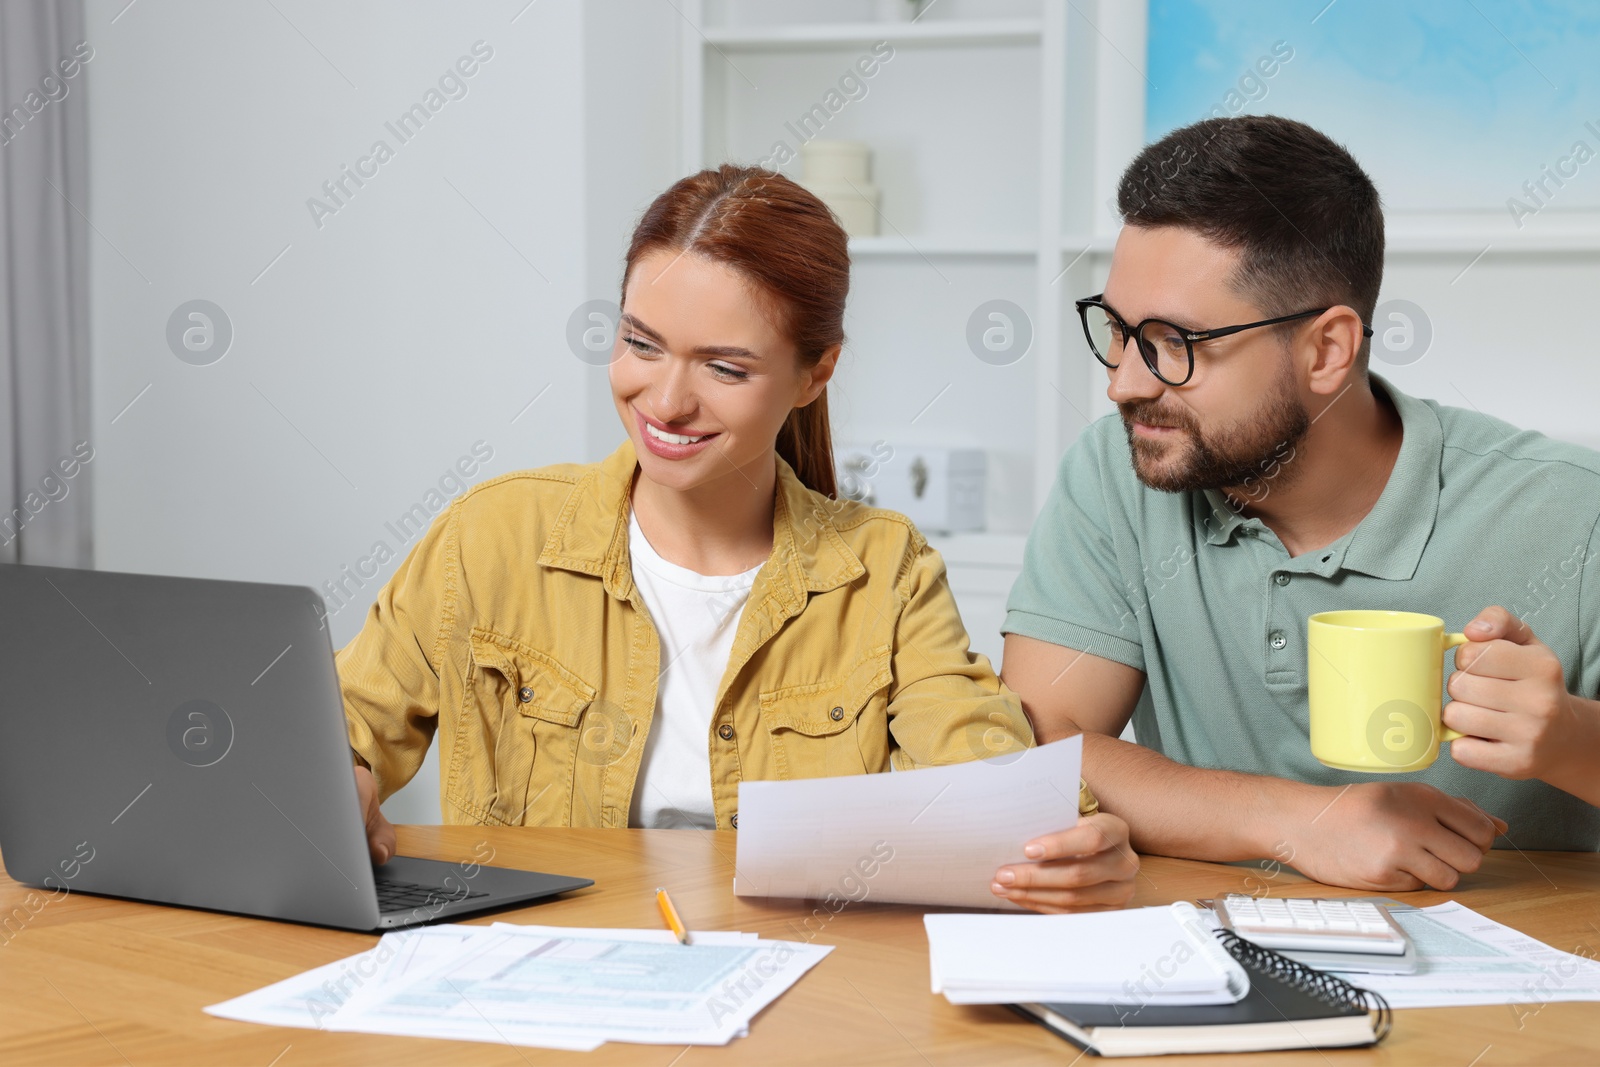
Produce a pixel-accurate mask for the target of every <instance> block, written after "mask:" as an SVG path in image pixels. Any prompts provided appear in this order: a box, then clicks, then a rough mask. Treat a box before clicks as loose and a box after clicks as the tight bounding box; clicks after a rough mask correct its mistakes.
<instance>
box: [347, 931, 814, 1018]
mask: <svg viewBox="0 0 1600 1067" xmlns="http://www.w3.org/2000/svg"><path fill="white" fill-rule="evenodd" d="M556 929H557V928H550V927H544V928H539V929H537V930H535V929H523V928H517V927H510V926H493V927H487V928H479V932H478V933H477V934H475V935H474V936H473V937H472V938H470V939H468V940H466V941H463V942H461V943H460V944H459V945H458V946H457V947H456V949H455V950H454V951H453V952H452V953H450V954H449V955H448V956H447V957H444V958H437V959H435V960H433V961H431V962H430V963H429V964H428V965H427V966H426V967H423V968H422V969H420V970H417V969H416V968H411V969H408V970H407V971H406V973H405V974H404V975H403V976H399V977H398V978H397V979H395V980H391V981H389V982H387V983H385V984H383V985H381V986H368V987H366V988H364V989H362V990H360V991H359V992H358V993H356V995H354V996H352V997H351V998H349V999H348V1000H347V1001H346V1002H345V1004H344V1005H343V1006H342V1007H341V1008H340V1009H339V1012H338V1015H337V1018H335V1019H334V1020H332V1021H331V1024H330V1025H329V1027H328V1028H329V1029H335V1030H353V1031H360V1032H364V1033H378V1034H395V1035H409V1036H414V1037H437V1038H454V1039H456V1040H465V1041H490V1042H508V1043H510V1044H514V1045H534V1046H542V1047H547V1048H557V1049H575V1048H585V1047H587V1048H593V1047H596V1046H598V1045H599V1044H600V1043H601V1042H603V1041H627V1042H640V1043H651V1044H656V1043H660V1044H678V1045H687V1044H711V1045H720V1044H726V1043H727V1042H728V1041H729V1040H731V1039H732V1038H735V1037H737V1036H739V1035H740V1034H742V1033H743V1032H745V1029H746V1027H747V1026H748V1025H749V1022H750V1019H751V1018H752V1017H753V1016H754V1015H755V1014H756V1013H757V1012H758V1011H760V1010H761V1009H762V1008H763V1007H765V1006H766V1005H767V1004H769V1003H771V1002H772V1001H773V1000H775V999H776V998H777V997H778V996H779V995H780V994H781V993H783V992H784V990H786V989H788V988H789V986H791V985H792V984H793V983H794V982H795V981H796V980H797V979H799V977H800V976H801V975H802V974H804V973H805V972H806V971H807V970H809V969H810V968H811V967H812V966H813V965H815V964H816V963H817V962H818V961H820V960H821V959H822V958H823V956H825V955H826V954H827V953H828V951H829V948H828V946H820V945H807V944H800V943H796V942H788V941H765V940H758V941H746V940H744V939H742V938H739V937H737V935H734V936H729V937H726V938H721V937H707V936H701V935H696V936H697V937H700V942H699V943H695V944H690V945H680V944H678V943H677V942H676V941H675V940H674V941H670V942H663V941H661V940H658V939H655V938H651V939H649V940H643V939H635V938H631V937H630V938H626V939H623V938H614V937H603V936H601V937H596V936H592V933H593V932H591V931H587V930H583V929H578V928H573V929H570V930H560V932H559V933H558V932H555V931H556Z"/></svg>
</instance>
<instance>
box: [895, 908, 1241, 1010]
mask: <svg viewBox="0 0 1600 1067" xmlns="http://www.w3.org/2000/svg"><path fill="white" fill-rule="evenodd" d="M922 921H923V925H924V926H926V928H927V931H928V968H929V971H930V972H931V974H932V977H933V991H934V992H935V993H943V994H944V995H945V997H946V998H947V999H948V1000H949V1001H950V1002H951V1003H952V1004H1016V1003H1023V1002H1030V1001H1045V1002H1052V1001H1066V1002H1070V1003H1074V1004H1129V1003H1132V1004H1139V1005H1141V1006H1143V1005H1157V1006H1164V1005H1173V1006H1175V1005H1188V1004H1235V1003H1237V1002H1239V1001H1240V1000H1242V999H1244V997H1245V995H1246V994H1247V993H1249V992H1250V979H1249V976H1248V975H1246V974H1245V971H1244V968H1243V967H1241V966H1239V964H1238V962H1237V961H1236V960H1234V958H1233V957H1232V956H1230V955H1228V953H1227V952H1226V951H1225V950H1224V949H1223V948H1222V946H1221V945H1220V944H1219V943H1218V942H1217V941H1216V940H1215V939H1214V938H1213V937H1212V936H1211V935H1210V934H1209V933H1207V932H1206V930H1205V929H1204V927H1203V924H1202V923H1201V922H1200V917H1199V915H1198V913H1197V911H1196V909H1195V908H1194V906H1193V905H1191V904H1186V903H1178V904H1172V905H1169V906H1167V907H1156V908H1130V909H1128V910H1126V911H1111V912H1090V913H1087V914H1077V915H925V916H923V920H922Z"/></svg>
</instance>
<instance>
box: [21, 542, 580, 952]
mask: <svg viewBox="0 0 1600 1067" xmlns="http://www.w3.org/2000/svg"><path fill="white" fill-rule="evenodd" d="M320 608H321V599H320V598H319V597H318V596H317V594H316V593H315V592H313V591H312V590H310V589H307V588H304V587H302V586H287V585H263V584H257V583H248V582H223V581H209V580H202V579H194V578H163V577H155V576H149V575H137V574H114V573H109V572H105V571H79V570H65V569H60V568H55V567H31V566H18V565H12V564H4V565H0V854H3V855H4V858H5V866H6V871H7V873H8V874H10V875H11V877H12V878H14V879H16V880H17V881H19V882H22V883H25V884H27V885H33V886H40V887H43V888H45V889H48V890H51V891H54V892H58V893H59V892H61V891H70V892H87V893H103V894H107V895H110V896H117V897H132V898H134V899H138V900H146V901H155V902H158V903H162V904H182V905H185V906H188V907H196V908H212V909H216V910H218V911H229V912H240V913H243V914H247V915H261V916H266V917H269V918H274V919H289V920H292V921H295V922H304V923H316V924H319V925H324V926H336V927H343V928H345V929H351V930H374V929H380V928H387V927H396V926H407V925H411V924H413V923H419V922H429V921H432V920H435V919H450V918H455V917H458V916H461V915H464V914H467V913H469V912H476V911H482V910H485V909H488V908H498V907H502V906H505V905H508V904H517V903H523V902H527V901H533V900H539V899H541V898H545V897H551V896H554V895H556V894H558V893H564V892H567V891H569V890H574V889H581V888H583V887H585V886H590V885H593V884H594V883H593V882H592V881H591V880H590V879H587V878H569V877H563V876H560V875H554V874H539V873H536V872H532V871H518V870H510V869H507V868H504V867H494V866H490V865H488V864H487V863H485V862H484V861H485V860H488V859H492V851H491V850H490V849H489V847H488V845H487V843H483V844H481V845H480V846H479V847H477V848H474V849H469V850H465V852H464V854H463V856H462V857H461V859H460V861H459V862H455V863H450V862H444V861H437V860H426V859H418V858H414V857H409V856H397V857H395V858H394V859H392V860H390V861H389V862H388V863H387V864H384V865H383V866H382V867H378V868H374V867H373V865H372V862H371V860H370V858H369V857H368V853H367V844H366V835H365V832H364V829H363V826H362V821H361V816H360V812H359V809H358V804H357V800H356V787H355V778H354V775H353V774H352V772H351V761H350V749H349V743H348V741H347V740H346V736H345V725H344V711H343V704H342V701H341V699H340V695H339V682H338V677H337V675H336V674H335V672H334V662H333V649H332V647H331V645H330V643H329V635H328V632H327V629H326V627H325V626H324V625H323V617H322V614H321V611H320Z"/></svg>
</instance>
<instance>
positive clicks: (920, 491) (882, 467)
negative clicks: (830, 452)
mask: <svg viewBox="0 0 1600 1067" xmlns="http://www.w3.org/2000/svg"><path fill="white" fill-rule="evenodd" d="M834 464H835V466H836V467H837V469H838V475H839V495H840V496H841V497H849V498H851V499H853V500H860V501H862V502H864V503H868V504H871V505H872V506H873V507H880V508H889V509H891V510H894V511H898V512H901V513H902V514H904V515H905V516H906V517H907V518H909V519H910V520H911V521H912V522H914V523H916V524H917V528H918V529H919V530H921V531H922V532H923V533H935V534H937V533H967V532H971V531H974V530H982V529H983V528H984V522H985V518H984V482H985V479H986V477H987V473H988V458H987V456H986V454H985V453H984V451H983V449H981V448H943V447H938V446H923V445H902V446H899V447H894V446H891V445H889V444H888V443H886V442H884V441H874V442H873V443H871V444H844V445H840V446H838V447H837V448H835V449H834Z"/></svg>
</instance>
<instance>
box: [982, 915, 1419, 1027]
mask: <svg viewBox="0 0 1600 1067" xmlns="http://www.w3.org/2000/svg"><path fill="white" fill-rule="evenodd" d="M1219 937H1221V939H1222V941H1223V944H1224V947H1225V948H1226V949H1227V950H1228V952H1229V953H1230V954H1231V955H1233V957H1234V958H1235V959H1237V960H1238V961H1239V963H1240V964H1241V965H1242V966H1243V967H1244V968H1245V970H1246V971H1247V972H1248V973H1249V975H1250V992H1249V993H1248V994H1246V995H1245V998H1244V999H1243V1000H1241V1001H1239V1002H1238V1003H1237V1004H1196V1005H1189V1006H1181V1007H1176V1006H1157V1005H1150V1004H1145V1005H1140V1004H1139V1003H1138V1002H1136V1001H1130V1002H1127V1003H1122V1004H1043V1005H1041V1006H1042V1007H1044V1008H1047V1009H1049V1010H1050V1011H1052V1012H1054V1013H1055V1014H1057V1015H1059V1016H1061V1017H1062V1018H1063V1019H1066V1020H1067V1021H1068V1022H1070V1023H1072V1025H1074V1026H1076V1027H1078V1028H1079V1029H1080V1030H1083V1031H1084V1032H1085V1036H1087V1037H1088V1038H1090V1039H1091V1040H1093V1039H1094V1037H1095V1032H1096V1031H1097V1030H1116V1029H1119V1028H1124V1027H1127V1028H1157V1027H1174V1028H1175V1027H1210V1026H1229V1025H1232V1026H1249V1025H1253V1024H1269V1023H1298V1022H1310V1021H1312V1020H1317V1019H1337V1018H1349V1017H1355V1016H1366V1015H1369V1014H1370V1013H1371V1012H1372V1011H1376V1012H1377V1013H1378V1017H1377V1019H1376V1021H1375V1024H1374V1025H1373V1027H1372V1038H1371V1042H1377V1041H1381V1040H1383V1038H1384V1037H1385V1036H1386V1035H1387V1034H1388V1032H1389V1026H1390V1021H1391V1016H1390V1013H1389V1007H1388V1004H1387V1003H1386V1002H1385V1001H1384V1000H1383V998H1382V997H1380V996H1378V995H1377V994H1374V993H1369V992H1367V991H1366V990H1363V989H1359V988H1356V987H1354V986H1351V985H1350V984H1349V983H1347V982H1345V981H1343V980H1342V979H1339V978H1336V977H1334V976H1333V975H1329V974H1322V973H1319V972H1317V971H1315V970H1313V969H1311V968H1309V967H1305V966H1303V965H1301V964H1299V963H1296V962H1294V961H1293V960H1290V959H1288V958H1287V957H1284V956H1280V955H1279V954H1277V953H1275V952H1272V951H1270V950H1269V949H1264V948H1262V947H1260V946H1259V945H1256V944H1254V943H1252V942H1249V941H1246V940H1244V939H1243V938H1241V937H1238V936H1237V935H1235V934H1233V933H1232V932H1230V931H1224V932H1222V933H1221V934H1219ZM1011 1007H1012V1008H1013V1009H1014V1010H1015V1011H1017V1012H1019V1013H1021V1014H1022V1015H1023V1016H1024V1017H1025V1018H1028V1019H1031V1020H1033V1021H1034V1022H1037V1023H1040V1024H1042V1025H1044V1026H1045V1027H1047V1028H1048V1029H1050V1030H1052V1031H1054V1032H1056V1033H1059V1034H1061V1035H1062V1036H1063V1037H1066V1038H1067V1039H1068V1040H1070V1041H1072V1042H1074V1043H1075V1044H1077V1043H1080V1042H1079V1041H1078V1038H1077V1037H1075V1036H1074V1035H1072V1034H1069V1033H1065V1032H1063V1031H1062V1030H1060V1029H1059V1028H1058V1027H1056V1026H1054V1025H1052V1024H1051V1022H1050V1021H1049V1020H1048V1019H1046V1018H1044V1017H1042V1016H1040V1015H1038V1014H1037V1013H1035V1012H1034V1011H1031V1010H1029V1008H1028V1007H1027V1006H1025V1005H1017V1004H1013V1005H1011ZM1371 1042H1369V1043H1371Z"/></svg>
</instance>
